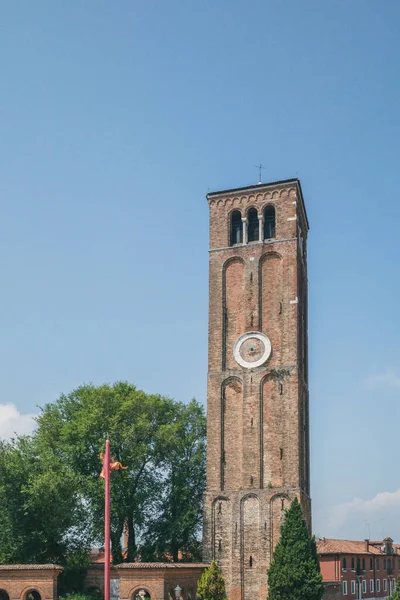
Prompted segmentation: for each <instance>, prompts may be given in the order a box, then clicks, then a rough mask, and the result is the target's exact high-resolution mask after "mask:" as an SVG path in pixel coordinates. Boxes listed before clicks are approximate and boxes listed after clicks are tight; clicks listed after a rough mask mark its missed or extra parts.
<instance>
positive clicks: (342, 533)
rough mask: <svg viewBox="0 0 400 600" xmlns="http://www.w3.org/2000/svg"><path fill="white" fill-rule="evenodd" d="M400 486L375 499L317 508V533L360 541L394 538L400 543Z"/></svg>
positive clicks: (315, 517)
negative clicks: (368, 538)
mask: <svg viewBox="0 0 400 600" xmlns="http://www.w3.org/2000/svg"><path fill="white" fill-rule="evenodd" d="M399 512H400V489H399V490H397V491H395V492H380V493H379V494H377V495H376V496H375V497H374V498H371V499H369V500H363V499H362V498H353V500H351V501H350V502H344V503H343V504H337V505H336V506H331V507H323V508H322V509H321V510H320V511H316V513H315V516H314V526H313V529H314V531H315V533H316V534H317V535H321V536H325V537H334V538H345V539H353V540H361V539H364V538H366V537H370V538H371V539H383V538H384V537H386V536H390V537H392V538H393V539H394V540H395V541H396V542H400V523H399V518H398V515H399Z"/></svg>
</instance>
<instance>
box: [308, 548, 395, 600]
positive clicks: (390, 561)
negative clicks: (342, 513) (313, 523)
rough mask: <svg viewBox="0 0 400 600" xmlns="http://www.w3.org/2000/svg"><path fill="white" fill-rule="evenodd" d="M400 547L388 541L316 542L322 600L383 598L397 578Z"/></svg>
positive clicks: (392, 587) (392, 588)
mask: <svg viewBox="0 0 400 600" xmlns="http://www.w3.org/2000/svg"><path fill="white" fill-rule="evenodd" d="M399 549H400V545H399V544H393V540H392V539H391V538H389V537H388V538H385V539H384V540H381V541H370V540H364V541H351V540H334V539H328V538H322V539H321V540H319V541H318V552H319V555H320V565H321V573H322V577H323V582H324V585H325V595H324V598H325V599H328V598H329V599H332V600H333V599H334V600H359V599H361V598H365V599H366V600H367V599H370V598H386V597H388V596H390V594H391V593H392V592H393V591H394V590H395V587H396V581H397V578H398V577H399V575H400V550H399Z"/></svg>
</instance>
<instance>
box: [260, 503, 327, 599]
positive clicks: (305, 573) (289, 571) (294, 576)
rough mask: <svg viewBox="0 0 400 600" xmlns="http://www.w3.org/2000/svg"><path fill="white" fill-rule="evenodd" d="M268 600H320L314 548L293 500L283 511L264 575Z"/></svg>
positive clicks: (322, 589) (311, 538) (320, 590)
mask: <svg viewBox="0 0 400 600" xmlns="http://www.w3.org/2000/svg"><path fill="white" fill-rule="evenodd" d="M268 589H269V591H268V600H321V598H322V594H323V592H324V586H323V584H322V576H321V572H320V568H319V560H318V552H317V544H316V542H315V538H314V537H312V536H311V535H310V533H309V531H308V528H307V525H306V523H305V521H304V518H303V513H302V510H301V506H300V504H299V501H298V500H297V498H295V499H294V500H293V502H292V504H291V506H290V508H289V509H288V510H287V511H286V515H285V520H284V522H283V524H282V527H281V536H280V539H279V542H278V543H277V545H276V548H275V552H274V555H273V558H272V562H271V565H270V568H269V571H268Z"/></svg>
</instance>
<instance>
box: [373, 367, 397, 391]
mask: <svg viewBox="0 0 400 600" xmlns="http://www.w3.org/2000/svg"><path fill="white" fill-rule="evenodd" d="M365 385H366V387H367V388H368V389H370V390H372V389H377V388H400V376H399V375H397V373H396V372H395V371H394V370H387V371H384V372H383V373H376V375H370V376H369V377H367V379H366V380H365Z"/></svg>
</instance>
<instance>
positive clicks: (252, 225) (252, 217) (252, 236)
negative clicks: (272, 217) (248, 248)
mask: <svg viewBox="0 0 400 600" xmlns="http://www.w3.org/2000/svg"><path fill="white" fill-rule="evenodd" d="M247 231H248V234H247V235H248V241H249V242H258V240H259V238H260V234H259V225H258V213H257V210H256V209H255V208H250V209H249V212H248V213H247Z"/></svg>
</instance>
